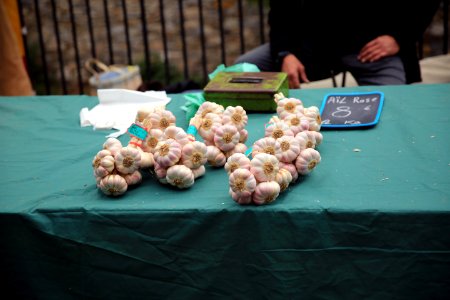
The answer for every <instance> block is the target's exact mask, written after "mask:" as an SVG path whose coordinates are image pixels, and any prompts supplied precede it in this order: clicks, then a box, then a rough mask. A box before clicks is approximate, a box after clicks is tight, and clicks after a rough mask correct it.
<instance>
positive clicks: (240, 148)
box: [224, 143, 247, 159]
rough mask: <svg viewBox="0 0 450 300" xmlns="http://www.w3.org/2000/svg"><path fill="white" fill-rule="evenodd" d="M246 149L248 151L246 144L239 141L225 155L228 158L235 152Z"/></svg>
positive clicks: (243, 151)
mask: <svg viewBox="0 0 450 300" xmlns="http://www.w3.org/2000/svg"><path fill="white" fill-rule="evenodd" d="M245 151H247V146H245V144H242V143H237V144H236V146H234V148H233V149H231V150H230V151H226V152H225V153H224V154H225V157H226V158H227V159H228V157H230V156H231V155H233V154H235V153H245Z"/></svg>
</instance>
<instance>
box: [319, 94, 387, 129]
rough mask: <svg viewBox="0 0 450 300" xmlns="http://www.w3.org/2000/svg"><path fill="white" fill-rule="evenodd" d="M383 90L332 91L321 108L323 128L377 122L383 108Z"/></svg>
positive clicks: (360, 125)
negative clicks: (361, 91) (359, 91)
mask: <svg viewBox="0 0 450 300" xmlns="http://www.w3.org/2000/svg"><path fill="white" fill-rule="evenodd" d="M383 102H384V94H383V93H382V92H367V93H332V94H328V95H326V96H325V98H324V99H323V102H322V107H321V108H320V115H321V118H322V128H336V127H337V128H339V127H341V128H349V127H363V126H373V125H375V124H377V122H378V119H379V118H380V114H381V109H382V108H383Z"/></svg>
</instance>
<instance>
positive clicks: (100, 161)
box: [92, 150, 115, 178]
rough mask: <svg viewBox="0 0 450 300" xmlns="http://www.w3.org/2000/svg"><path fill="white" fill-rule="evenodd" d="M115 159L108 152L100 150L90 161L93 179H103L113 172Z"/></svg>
mask: <svg viewBox="0 0 450 300" xmlns="http://www.w3.org/2000/svg"><path fill="white" fill-rule="evenodd" d="M114 163H115V159H114V157H113V156H112V153H111V152H110V151H109V150H100V151H99V152H98V153H97V155H95V157H94V159H93V160H92V167H93V168H94V175H95V177H100V178H101V177H105V176H106V175H109V174H110V173H111V172H112V171H113V170H114Z"/></svg>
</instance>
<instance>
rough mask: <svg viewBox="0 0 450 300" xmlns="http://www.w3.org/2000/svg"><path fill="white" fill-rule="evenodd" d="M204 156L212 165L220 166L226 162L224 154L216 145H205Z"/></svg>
mask: <svg viewBox="0 0 450 300" xmlns="http://www.w3.org/2000/svg"><path fill="white" fill-rule="evenodd" d="M206 158H207V160H208V163H209V164H210V165H211V166H213V167H222V166H224V165H225V163H226V162H227V158H226V157H225V154H224V153H223V152H222V151H221V150H220V149H219V148H217V147H216V146H206Z"/></svg>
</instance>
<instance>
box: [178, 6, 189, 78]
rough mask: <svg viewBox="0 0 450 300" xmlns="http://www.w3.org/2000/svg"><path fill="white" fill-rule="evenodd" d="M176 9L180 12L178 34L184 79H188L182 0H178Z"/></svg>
mask: <svg viewBox="0 0 450 300" xmlns="http://www.w3.org/2000/svg"><path fill="white" fill-rule="evenodd" d="M178 11H179V14H180V34H181V46H182V52H183V66H184V68H183V70H184V79H188V78H189V65H188V59H187V47H186V32H185V30H184V11H183V0H178Z"/></svg>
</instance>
